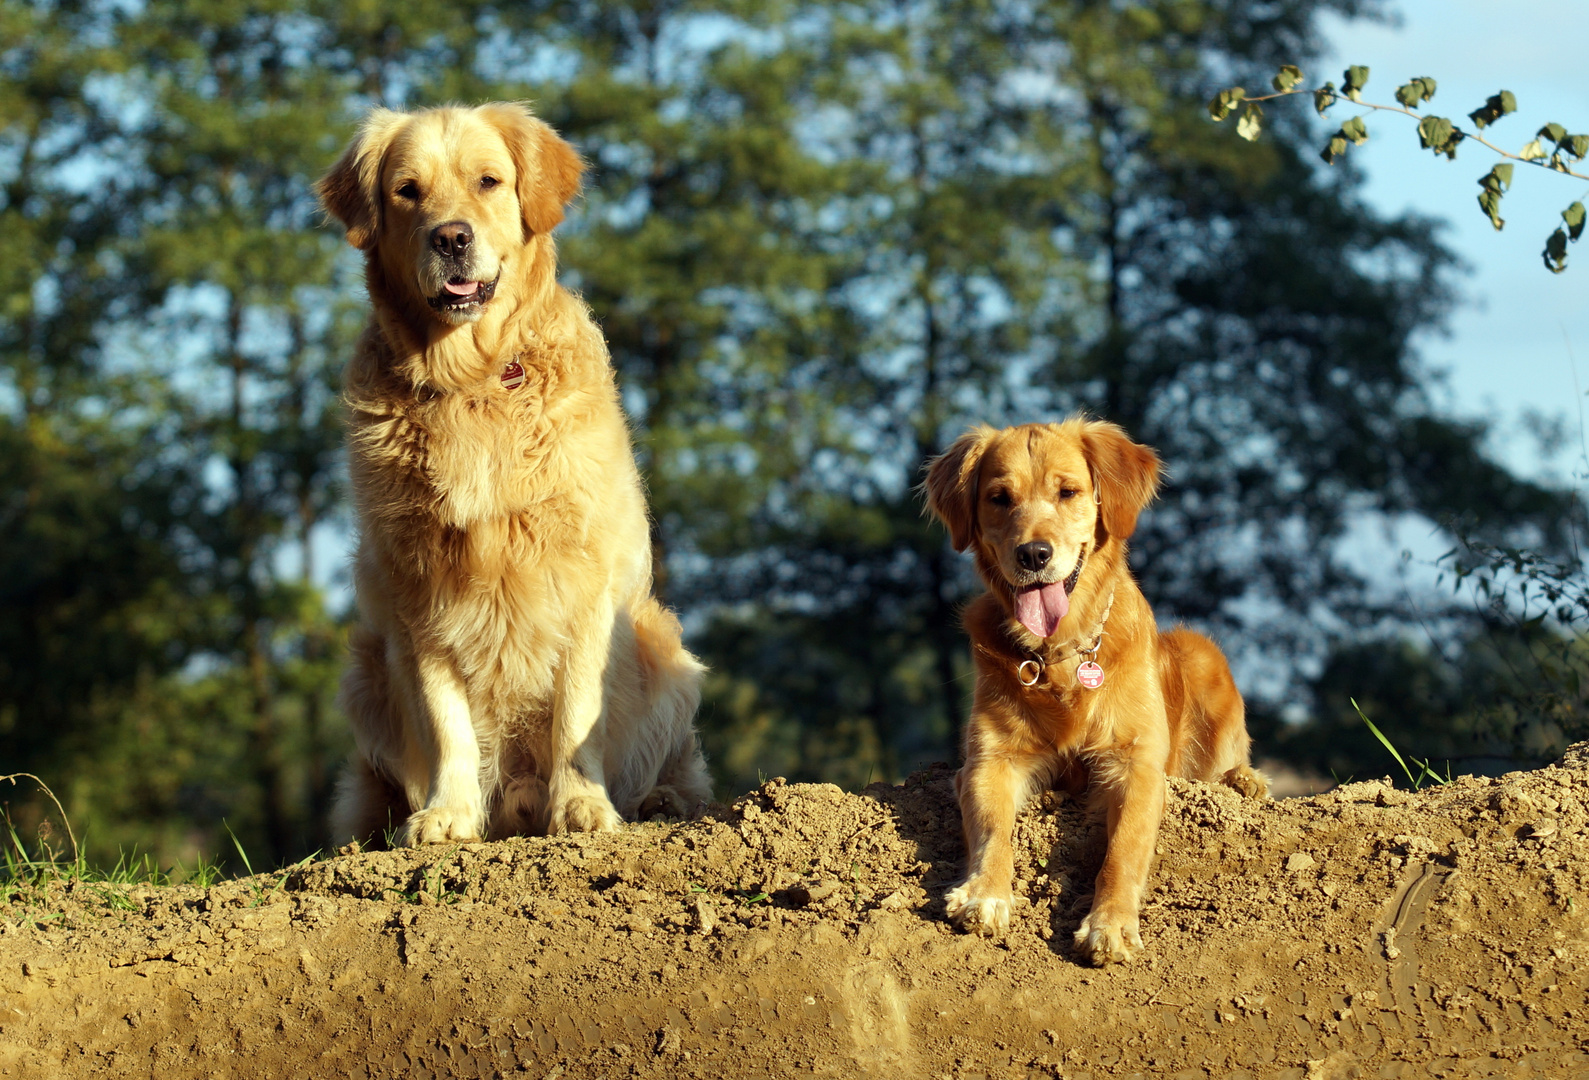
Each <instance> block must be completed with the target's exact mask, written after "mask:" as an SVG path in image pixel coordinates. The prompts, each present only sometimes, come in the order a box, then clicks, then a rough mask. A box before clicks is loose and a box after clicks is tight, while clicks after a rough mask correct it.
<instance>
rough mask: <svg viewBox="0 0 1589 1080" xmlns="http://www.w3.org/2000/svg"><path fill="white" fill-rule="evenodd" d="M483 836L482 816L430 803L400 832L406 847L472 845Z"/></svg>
mask: <svg viewBox="0 0 1589 1080" xmlns="http://www.w3.org/2000/svg"><path fill="white" fill-rule="evenodd" d="M479 839H480V815H479V814H476V813H472V812H470V811H468V810H460V809H456V808H454V807H451V806H429V807H426V808H425V809H423V810H417V811H415V812H414V813H412V814H410V815H409V816H408V820H407V821H405V822H403V828H402V829H401V830H400V831H399V832H398V834H397V842H398V844H400V845H401V846H403V847H418V846H419V845H421V844H448V843H457V844H472V843H474V842H475V841H477V840H479Z"/></svg>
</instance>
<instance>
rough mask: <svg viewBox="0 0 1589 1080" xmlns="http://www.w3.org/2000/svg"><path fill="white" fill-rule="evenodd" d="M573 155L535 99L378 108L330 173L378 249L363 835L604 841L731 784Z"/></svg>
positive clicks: (356, 419) (361, 588)
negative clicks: (673, 607) (661, 594)
mask: <svg viewBox="0 0 1589 1080" xmlns="http://www.w3.org/2000/svg"><path fill="white" fill-rule="evenodd" d="M583 170H584V166H583V164H582V162H581V161H580V159H579V157H578V155H577V154H576V153H575V152H574V150H573V149H572V148H571V147H570V146H569V145H568V144H567V143H566V142H564V141H563V140H562V139H560V138H559V137H558V136H557V135H556V134H555V133H554V132H553V131H552V129H551V128H549V127H548V126H547V125H546V124H544V123H542V122H541V121H539V120H537V119H535V118H534V117H533V116H532V115H531V114H530V113H529V111H528V110H527V109H525V108H523V107H522V106H519V105H514V104H494V105H483V106H480V107H478V108H473V109H464V108H441V109H431V110H427V111H423V112H416V113H400V112H393V111H389V110H386V109H377V110H375V111H374V112H372V113H371V114H370V116H369V118H368V119H367V120H366V122H365V124H364V126H363V128H362V130H361V131H360V132H359V134H358V137H357V138H356V139H355V140H354V142H353V144H352V145H351V146H350V147H349V148H348V150H347V152H346V154H345V155H344V156H343V157H342V159H341V160H340V161H339V162H338V163H337V164H336V165H335V166H334V167H333V168H332V169H331V171H330V172H329V173H328V174H327V175H326V176H325V177H324V178H323V179H322V180H321V181H320V184H319V193H320V197H321V201H322V202H323V204H324V205H325V208H326V210H327V211H328V212H329V213H330V214H331V215H332V216H334V217H335V218H337V219H338V220H339V221H341V222H342V224H343V225H344V226H345V227H346V229H347V237H348V240H349V241H350V242H351V243H352V244H353V246H355V247H357V248H359V249H361V250H362V251H364V253H365V258H366V261H365V277H366V281H367V284H368V287H369V294H370V300H371V302H372V304H373V307H374V312H373V317H372V318H371V320H370V323H369V326H368V327H367V328H366V330H365V333H364V336H363V338H362V340H361V342H360V344H359V347H358V351H357V354H356V355H355V356H354V358H353V361H352V363H351V364H350V365H349V366H348V369H347V375H346V383H345V390H346V407H347V412H348V425H349V439H348V445H349V470H350V473H351V477H352V482H353V492H354V503H355V506H356V508H357V512H358V526H359V547H358V554H357V556H356V560H355V587H356V590H357V597H358V608H359V624H358V626H357V627H356V628H355V630H354V632H353V636H352V643H351V647H352V660H351V664H350V667H349V669H348V671H347V674H346V676H345V678H344V680H343V685H342V699H341V700H342V705H343V708H344V709H345V711H346V713H347V715H348V718H349V721H350V723H351V724H352V727H353V732H354V735H355V737H356V739H357V743H358V751H357V753H356V754H355V755H354V758H353V761H352V763H351V765H350V768H349V772H348V775H347V776H346V778H345V779H344V781H343V784H342V788H341V791H340V792H339V797H338V801H337V805H336V808H335V810H334V812H333V820H332V827H333V830H334V836H335V838H336V839H337V840H338V841H339V842H340V841H344V840H347V839H349V838H357V839H360V840H365V839H369V838H374V839H375V840H377V841H379V840H380V839H381V838H382V836H383V834H385V835H391V830H392V829H394V828H395V829H396V833H395V838H396V841H397V842H398V843H401V844H425V843H437V842H442V841H469V840H477V839H481V838H482V837H487V836H502V835H507V834H512V833H523V832H547V831H550V832H562V831H589V830H597V829H609V828H612V827H614V826H615V825H617V824H618V823H619V821H620V819H622V818H626V817H634V816H636V815H640V814H645V813H651V812H654V811H661V812H666V813H670V814H681V813H685V812H687V811H689V810H690V809H692V808H693V807H694V806H695V805H696V804H697V803H699V802H701V801H703V800H705V799H706V798H707V797H708V796H709V792H710V785H709V781H708V778H707V774H706V768H705V763H704V761H703V759H702V757H701V751H700V746H699V742H698V740H697V738H696V735H695V732H694V729H693V726H692V723H693V718H694V715H695V709H696V706H697V704H698V703H699V682H700V676H701V672H702V668H701V666H700V664H699V663H698V662H697V661H696V660H695V658H694V657H692V656H691V655H690V654H689V653H688V652H686V651H685V650H684V648H683V646H682V644H681V642H680V631H679V624H678V621H677V619H675V618H674V617H673V616H672V614H670V613H669V612H668V611H666V610H665V609H664V608H663V607H661V606H660V605H659V604H658V603H657V601H656V600H655V599H654V598H653V596H652V594H651V588H652V579H651V540H650V529H649V523H648V518H647V513H646V506H645V499H644V493H643V489H642V485H641V481H640V476H639V472H638V470H637V469H636V467H635V462H634V455H633V450H632V448H631V446H630V442H629V431H628V427H627V426H626V424H625V421H624V417H623V414H622V412H621V411H620V409H619V406H618V395H617V389H616V386H615V384H614V380H613V372H612V368H611V364H610V361H609V359H608V355H607V349H606V344H605V342H604V341H603V339H602V336H601V332H600V331H599V330H598V329H597V328H596V326H595V324H594V323H593V322H592V320H591V317H590V313H589V312H588V311H587V310H586V308H585V306H584V304H583V303H581V302H580V301H579V300H578V299H577V298H576V297H574V296H573V295H571V294H570V293H568V292H567V291H566V290H564V289H563V288H562V287H561V286H559V285H558V282H557V261H556V251H555V248H554V246H553V242H552V236H551V233H552V229H553V228H554V227H555V226H556V225H557V224H558V223H559V222H560V221H561V220H562V218H563V211H564V207H565V206H566V205H567V204H568V202H569V201H570V200H571V199H573V197H574V196H575V195H576V194H577V192H578V191H579V186H580V178H581V174H582V172H583Z"/></svg>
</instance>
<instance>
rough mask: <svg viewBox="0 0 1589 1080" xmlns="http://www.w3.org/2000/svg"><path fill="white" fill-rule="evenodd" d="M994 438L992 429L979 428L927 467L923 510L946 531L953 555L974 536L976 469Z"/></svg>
mask: <svg viewBox="0 0 1589 1080" xmlns="http://www.w3.org/2000/svg"><path fill="white" fill-rule="evenodd" d="M997 434H998V432H997V431H996V430H995V429H993V428H990V427H987V426H986V425H982V424H979V425H977V426H976V427H974V428H972V429H970V430H969V431H967V432H966V433H965V434H964V435H962V436H960V437H959V438H958V439H956V440H955V441H954V443H953V445H951V446H950V447H949V449H947V450H945V451H944V452H943V453H942V454H940V455H938V456H937V457H936V458H934V459H933V460H932V462H931V464H929V465H928V466H927V479H926V481H925V482H923V484H922V488H923V490H925V491H926V492H927V509H929V510H931V511H932V512H933V513H934V514H935V515H937V517H938V520H939V521H941V522H943V523H944V525H945V526H946V527H947V528H948V530H949V542H950V543H951V544H953V545H954V549H955V550H956V551H964V550H965V549H966V548H968V547H970V546H971V537H972V534H973V533H975V532H976V524H977V469H978V467H979V466H980V465H981V464H982V455H983V453H984V452H985V451H986V450H987V448H988V444H989V443H991V442H992V441H993V437H994V436H995V435H997Z"/></svg>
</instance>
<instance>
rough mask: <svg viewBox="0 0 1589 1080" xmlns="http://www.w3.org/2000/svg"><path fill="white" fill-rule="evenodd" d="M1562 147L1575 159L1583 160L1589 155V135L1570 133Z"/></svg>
mask: <svg viewBox="0 0 1589 1080" xmlns="http://www.w3.org/2000/svg"><path fill="white" fill-rule="evenodd" d="M1562 147H1563V149H1565V150H1566V151H1567V153H1569V154H1571V155H1572V159H1573V160H1574V161H1582V160H1583V159H1584V157H1585V156H1589V135H1569V136H1567V138H1566V140H1565V141H1564V142H1563V143H1562Z"/></svg>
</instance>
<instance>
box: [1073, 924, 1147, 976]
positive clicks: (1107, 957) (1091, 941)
mask: <svg viewBox="0 0 1589 1080" xmlns="http://www.w3.org/2000/svg"><path fill="white" fill-rule="evenodd" d="M1132 921H1133V922H1134V921H1135V920H1132ZM1075 940H1076V951H1077V952H1078V953H1080V954H1081V956H1082V958H1083V959H1085V960H1087V961H1088V962H1090V963H1092V964H1095V965H1097V966H1098V967H1103V966H1104V965H1105V964H1126V963H1130V962H1131V960H1132V959H1133V958H1134V957H1135V956H1136V955H1137V953H1139V952H1141V951H1142V935H1141V934H1140V933H1139V932H1138V931H1137V928H1136V927H1135V926H1133V925H1130V924H1129V923H1117V922H1115V921H1114V920H1113V919H1111V918H1109V917H1108V916H1098V915H1096V914H1093V915H1088V916H1087V918H1085V919H1083V920H1082V924H1081V927H1080V929H1078V930H1077V931H1076V939H1075Z"/></svg>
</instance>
